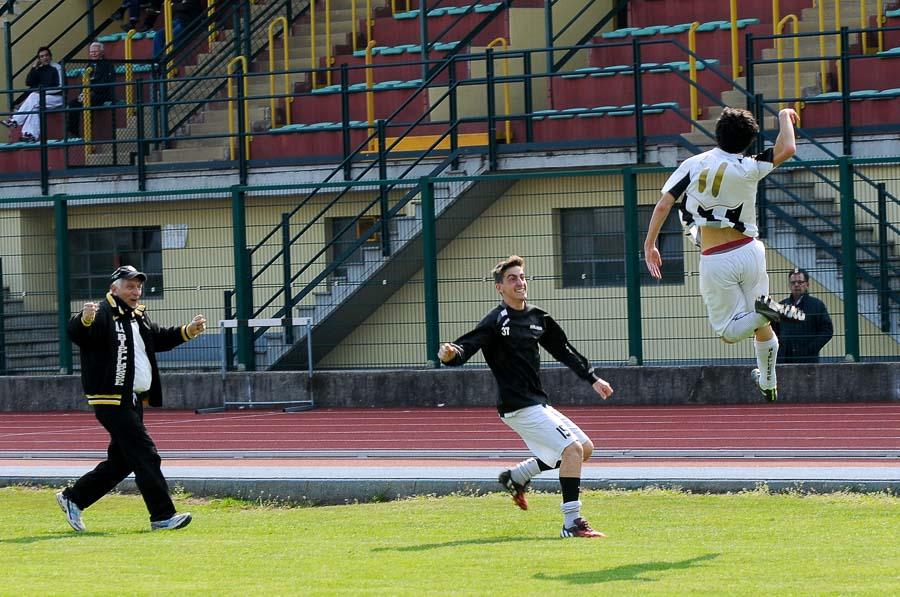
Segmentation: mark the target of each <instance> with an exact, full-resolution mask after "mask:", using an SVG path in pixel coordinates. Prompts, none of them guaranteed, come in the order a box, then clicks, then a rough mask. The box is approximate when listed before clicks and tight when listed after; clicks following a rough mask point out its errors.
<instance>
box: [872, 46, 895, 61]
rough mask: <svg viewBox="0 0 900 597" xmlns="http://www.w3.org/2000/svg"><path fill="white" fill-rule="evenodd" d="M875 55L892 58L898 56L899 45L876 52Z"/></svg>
mask: <svg viewBox="0 0 900 597" xmlns="http://www.w3.org/2000/svg"><path fill="white" fill-rule="evenodd" d="M877 55H878V56H882V57H884V58H894V57H896V56H900V46H898V47H896V48H891V49H890V50H884V51H883V52H878V54H877Z"/></svg>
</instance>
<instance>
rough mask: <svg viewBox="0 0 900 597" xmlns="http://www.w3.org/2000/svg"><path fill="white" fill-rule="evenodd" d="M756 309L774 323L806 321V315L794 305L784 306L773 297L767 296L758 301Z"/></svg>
mask: <svg viewBox="0 0 900 597" xmlns="http://www.w3.org/2000/svg"><path fill="white" fill-rule="evenodd" d="M754 307H755V310H756V312H757V313H759V314H760V315H762V316H763V317H765V318H766V319H768V320H769V321H771V322H772V323H776V322H778V321H781V320H782V319H793V320H794V321H804V320H806V313H804V312H803V311H801V310H800V309H798V308H797V307H795V306H794V305H782V304H781V303H779V302H778V301H776V300H775V299H773V298H772V297H771V296H767V295H765V294H764V295H762V296H761V297H759V298H758V299H756V304H755V305H754Z"/></svg>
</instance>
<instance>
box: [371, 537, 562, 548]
mask: <svg viewBox="0 0 900 597" xmlns="http://www.w3.org/2000/svg"><path fill="white" fill-rule="evenodd" d="M520 541H556V538H555V537H549V538H548V537H547V536H546V535H545V536H541V537H486V538H483V539H465V540H461V541H446V542H444V543H423V544H421V545H407V546H405V547H376V548H374V549H372V551H428V550H429V549H442V548H444V547H460V546H463V545H494V544H498V543H517V542H520Z"/></svg>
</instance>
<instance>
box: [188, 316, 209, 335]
mask: <svg viewBox="0 0 900 597" xmlns="http://www.w3.org/2000/svg"><path fill="white" fill-rule="evenodd" d="M205 330H206V317H204V316H203V315H202V314H200V315H194V318H193V319H192V320H191V322H190V323H189V324H188V325H187V332H188V336H190V337H191V338H196V337H197V336H199V335H200V334H202V333H203V332H204V331H205Z"/></svg>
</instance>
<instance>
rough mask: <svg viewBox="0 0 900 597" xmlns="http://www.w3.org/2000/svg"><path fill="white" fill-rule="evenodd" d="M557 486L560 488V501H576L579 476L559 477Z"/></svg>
mask: <svg viewBox="0 0 900 597" xmlns="http://www.w3.org/2000/svg"><path fill="white" fill-rule="evenodd" d="M559 486H560V487H561V488H562V501H563V503H564V504H567V503H569V502H577V501H578V493H579V488H580V487H581V477H560V478H559Z"/></svg>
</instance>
